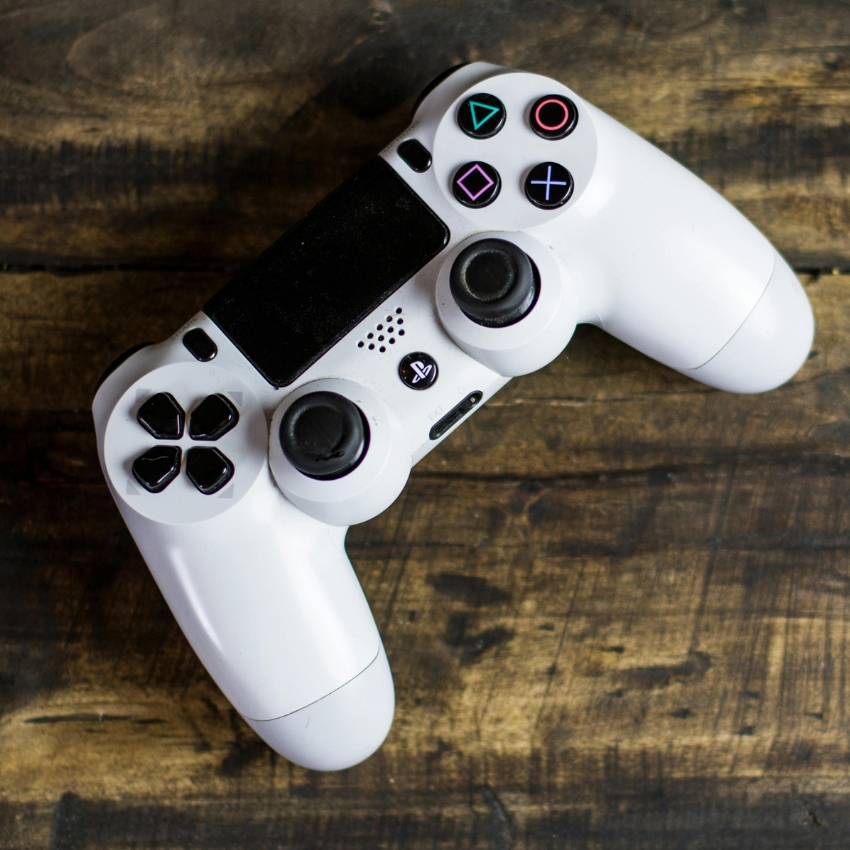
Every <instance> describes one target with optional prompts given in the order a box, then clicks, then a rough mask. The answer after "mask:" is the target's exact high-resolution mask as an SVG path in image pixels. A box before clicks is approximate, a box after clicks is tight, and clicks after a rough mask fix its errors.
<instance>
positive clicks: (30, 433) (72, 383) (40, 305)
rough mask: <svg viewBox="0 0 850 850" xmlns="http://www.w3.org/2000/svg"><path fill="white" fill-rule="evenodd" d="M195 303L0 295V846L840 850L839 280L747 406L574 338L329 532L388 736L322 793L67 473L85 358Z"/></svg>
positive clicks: (89, 287) (844, 536)
mask: <svg viewBox="0 0 850 850" xmlns="http://www.w3.org/2000/svg"><path fill="white" fill-rule="evenodd" d="M223 279H224V275H223V274H222V273H188V272H185V273H174V272H167V271H148V272H142V271H137V272H130V271H123V272H110V273H106V272H102V273H97V274H79V275H73V276H66V275H52V274H47V273H31V274H9V273H7V274H5V275H3V276H2V283H3V285H2V287H0V292H2V296H0V297H2V299H3V300H2V305H1V306H2V310H0V364H2V370H0V390H2V398H3V399H4V405H2V406H0V436H2V439H0V846H2V847H4V848H6V847H9V848H30V847H36V846H46V845H47V844H52V846H55V847H73V848H83V847H92V848H97V847H104V848H106V847H109V848H113V847H130V846H139V845H142V846H147V845H150V846H153V845H157V846H164V847H175V848H176V847H199V848H201V847H202V848H219V847H221V848H230V847H237V846H238V847H243V846H247V845H252V846H254V845H256V846H260V847H265V846H269V847H276V846H286V847H305V848H306V847H314V846H325V847H346V848H358V847H364V848H365V847H369V848H376V847H377V848H383V847H386V848H399V847H404V848H418V847H422V848H425V847H429V848H432V847H437V848H449V847H457V846H462V847H482V848H484V847H487V848H493V847H496V848H508V847H512V848H526V847H528V848H549V847H569V848H573V847H576V848H579V847H581V848H584V847H606V848H608V847H613V848H617V847H623V848H625V847H629V848H647V850H648V848H653V850H654V848H658V847H665V846H666V847H670V848H680V847H694V848H712V850H713V848H718V847H719V848H736V850H737V848H741V850H743V848H757V850H759V848H765V850H767V848H770V850H777V848H796V847H807V846H813V847H821V848H833V847H834V848H839V847H842V848H843V847H845V846H846V839H847V835H848V829H850V825H848V823H847V815H846V812H847V810H848V809H847V806H848V803H850V783H848V780H847V765H848V764H850V745H848V739H847V734H846V730H847V725H848V722H850V721H848V716H847V713H848V710H850V706H848V700H847V681H848V678H850V674H848V667H847V665H848V659H850V653H848V641H850V628H848V623H850V610H848V604H847V600H848V598H850V573H848V566H847V552H848V549H850V498H848V485H847V470H848V460H847V451H846V448H845V439H844V438H845V435H846V425H845V424H844V423H845V420H846V418H847V408H848V392H847V387H846V376H847V369H848V363H847V358H848V355H847V353H846V350H845V347H844V346H843V345H842V343H841V341H842V339H845V338H846V336H847V333H848V328H847V323H848V321H850V319H848V317H847V311H846V309H845V308H844V305H845V303H846V292H847V287H848V284H850V278H848V277H846V276H841V275H828V276H823V277H820V278H818V279H815V278H811V277H807V278H805V283H806V285H807V290H808V292H809V294H810V296H811V297H812V301H813V304H814V307H815V312H816V316H817V322H818V329H817V340H816V352H817V353H816V355H815V356H813V357H812V358H811V359H810V360H809V362H808V363H807V364H806V366H805V367H804V369H803V371H802V372H801V373H800V375H799V376H798V377H797V378H795V380H794V381H793V382H792V383H791V384H790V385H788V387H786V388H783V389H782V390H780V391H777V392H775V393H771V394H767V395H764V396H756V397H735V396H731V395H728V394H724V393H719V392H715V391H711V390H706V389H705V388H702V387H700V386H699V385H697V384H695V383H693V382H691V381H689V380H687V379H686V378H684V377H681V376H678V375H676V374H675V373H672V372H670V371H669V370H666V369H664V368H663V367H661V366H659V365H658V364H654V363H652V362H651V361H649V360H647V359H646V358H644V357H642V356H641V355H638V354H637V353H635V352H633V351H631V350H630V349H628V348H626V347H625V346H622V345H621V344H619V343H618V342H616V341H615V340H612V339H611V338H610V337H607V336H606V335H605V334H602V333H601V332H598V331H594V330H590V329H588V330H584V331H582V332H581V333H580V334H579V335H578V336H577V338H576V339H575V340H574V341H573V343H572V344H571V345H570V347H569V349H568V351H567V354H566V355H565V356H562V357H561V358H559V359H558V360H557V361H556V362H555V363H553V364H552V365H551V366H550V367H549V368H548V369H545V370H543V371H542V372H540V373H538V374H536V375H534V376H529V377H527V378H523V379H518V380H516V381H514V382H512V383H511V384H510V385H509V386H508V387H507V388H506V389H505V390H504V391H503V392H502V393H501V394H500V396H499V397H497V399H495V400H494V401H493V402H492V403H491V404H490V405H488V406H487V407H486V408H485V409H483V410H482V411H479V412H478V413H477V414H476V416H475V417H473V418H472V419H471V420H470V422H468V423H466V425H465V426H464V427H463V428H462V429H460V430H459V431H458V432H457V433H456V434H455V435H453V436H452V438H450V439H449V440H448V441H447V442H446V443H445V444H444V445H443V446H441V447H440V448H439V449H438V450H437V451H436V452H435V453H434V454H433V455H432V456H431V457H429V458H428V459H426V461H424V462H423V463H422V464H421V465H420V466H419V467H417V469H416V470H415V471H414V474H413V476H412V479H411V481H410V483H409V486H408V488H407V490H406V491H405V493H404V494H403V496H402V497H401V499H400V500H399V501H398V502H397V503H396V504H395V505H394V506H393V507H392V508H391V509H390V510H388V511H387V512H385V513H384V514H383V515H381V516H380V517H378V518H376V519H375V520H373V521H372V522H370V523H366V524H364V525H362V526H358V527H356V528H354V529H352V531H351V532H350V534H349V550H350V553H351V556H352V560H353V562H354V564H355V568H356V570H357V572H358V575H359V576H360V578H361V581H362V583H363V586H364V589H365V591H366V593H367V596H368V597H369V599H370V602H371V604H372V606H373V610H374V611H375V615H376V619H377V620H378V623H379V626H380V628H381V630H382V633H383V635H384V638H385V642H386V645H387V650H388V653H389V656H390V659H391V663H392V665H393V669H394V674H395V680H396V687H397V696H398V709H397V715H396V720H395V724H394V726H393V730H392V732H391V734H390V737H389V739H388V741H387V742H386V744H385V746H384V747H383V748H382V749H381V750H380V751H379V753H378V754H376V756H374V757H373V758H372V759H370V760H368V761H367V762H365V763H364V764H363V765H360V766H358V767H356V768H354V769H352V770H350V771H345V772H343V773H340V774H328V775H322V774H316V773H312V772H309V771H304V770H301V769H299V768H295V767H293V766H291V765H289V764H287V763H286V762H285V761H283V760H281V759H278V758H275V757H273V755H272V754H271V753H270V751H269V750H268V749H267V748H266V747H265V746H264V745H262V743H261V742H259V741H258V739H257V738H256V737H255V736H254V735H253V734H252V733H251V731H250V730H249V729H248V728H247V727H246V726H245V725H244V724H243V723H242V722H241V721H240V720H239V718H238V717H236V716H235V715H234V713H233V711H232V709H231V708H230V707H229V705H228V704H227V702H226V700H224V698H223V697H222V696H221V694H220V693H219V692H218V690H217V689H216V688H215V686H214V685H213V684H212V682H211V681H210V680H209V678H208V677H207V675H206V673H205V672H204V670H203V668H202V667H201V666H200V664H199V662H198V661H197V659H196V658H195V656H194V654H193V653H192V652H191V650H190V649H189V647H188V645H187V644H186V642H185V640H184V638H183V636H182V634H181V633H180V630H179V628H178V627H177V626H176V624H175V622H174V620H173V618H172V617H171V615H170V613H169V612H168V610H167V608H166V606H165V605H164V603H163V601H162V599H161V597H160V595H159V593H158V591H157V589H156V587H155V585H154V584H153V582H152V580H151V578H150V576H149V574H148V572H147V570H146V569H145V566H144V564H143V563H142V561H141V559H140V557H139V555H138V553H137V552H136V550H135V548H134V546H133V543H132V541H131V540H130V538H129V535H128V534H127V532H126V530H125V529H124V527H123V525H122V523H121V521H120V518H119V517H118V514H117V511H116V510H115V509H114V506H113V505H112V504H111V500H110V497H109V494H108V492H107V491H106V488H105V485H104V484H103V483H102V480H101V477H100V472H99V469H98V465H97V459H96V455H95V449H94V440H93V435H92V429H91V421H90V415H89V413H88V404H89V401H90V396H91V388H92V385H93V383H94V382H95V381H96V379H97V376H98V374H99V372H100V371H101V369H102V367H103V365H105V363H104V361H106V360H108V359H110V358H111V356H112V355H113V354H114V353H117V352H119V351H120V350H122V349H123V348H124V347H126V346H128V345H131V344H133V343H134V342H136V341H137V340H138V339H140V338H154V339H156V338H161V337H163V336H166V335H167V334H168V333H169V332H170V331H171V330H172V329H173V318H172V317H173V316H174V315H189V314H190V313H191V311H192V310H193V309H194V308H195V306H196V305H197V304H198V303H200V302H201V301H202V300H203V298H204V297H205V295H206V294H208V293H209V292H210V291H212V290H214V289H215V288H216V287H217V286H218V285H220V283H221V281H222V280H223Z"/></svg>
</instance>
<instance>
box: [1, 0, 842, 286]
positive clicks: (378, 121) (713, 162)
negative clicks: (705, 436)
mask: <svg viewBox="0 0 850 850" xmlns="http://www.w3.org/2000/svg"><path fill="white" fill-rule="evenodd" d="M0 23H2V26H0V57H2V58H0V222H2V227H1V228H0V262H3V261H5V262H7V263H11V264H24V265H31V264H47V265H67V264H69V263H72V262H74V263H77V264H83V265H85V264H92V263H93V264H101V263H137V264H138V263H141V264H154V265H161V264H162V263H163V262H172V263H173V262H180V263H193V264H198V263H201V264H210V263H222V262H244V261H246V260H248V259H250V258H251V257H253V256H255V255H256V254H257V252H258V251H260V250H262V249H263V248H264V247H265V246H266V245H268V244H269V242H270V241H271V240H272V239H274V238H275V237H276V236H277V235H278V234H279V233H280V232H281V231H282V230H283V229H284V228H285V227H287V226H288V225H290V224H292V223H293V222H294V221H295V220H297V219H298V218H299V217H300V216H301V215H302V214H303V213H304V212H306V211H307V210H308V209H309V208H310V207H311V206H312V205H313V204H314V203H315V202H316V201H318V200H319V199H320V198H321V197H323V196H324V195H325V194H326V193H327V192H328V191H329V190H330V189H331V188H332V187H333V186H335V185H336V184H337V183H339V182H340V181H341V180H342V179H344V177H346V176H347V175H348V174H349V173H351V171H353V170H354V168H355V167H356V166H358V165H359V164H360V163H362V162H363V161H364V160H365V159H366V158H367V157H368V156H369V155H371V154H372V153H374V152H376V151H377V150H379V149H380V148H382V147H383V146H384V145H385V144H386V143H387V141H388V140H390V139H391V138H393V136H394V135H395V134H397V133H399V132H401V131H402V130H403V129H404V127H405V126H406V124H407V122H408V120H409V112H410V107H411V105H412V103H413V100H414V97H415V95H416V93H417V92H418V91H419V89H420V88H421V86H422V85H423V84H424V83H425V82H427V81H428V80H429V79H430V78H431V77H432V76H433V75H435V74H436V73H438V72H439V71H441V70H442V69H444V68H445V67H447V66H449V65H451V64H454V63H456V62H459V61H466V60H473V59H479V58H485V59H488V60H490V61H493V62H497V63H502V64H505V65H508V66H515V67H522V68H526V69H528V70H532V71H539V72H542V73H546V74H549V75H552V76H554V77H557V78H559V79H561V80H562V81H564V82H566V83H567V84H568V85H571V86H572V87H573V88H575V90H576V91H578V92H579V93H580V94H582V95H583V96H585V97H586V98H588V99H589V100H590V101H592V102H594V103H595V104H597V105H598V106H599V107H601V108H602V109H604V110H606V111H607V112H609V113H610V114H612V115H613V116H614V117H616V118H618V119H619V120H621V121H623V122H624V123H626V124H627V125H628V126H630V127H631V128H633V129H634V130H636V131H637V132H638V133H641V134H642V135H644V136H646V137H647V138H649V139H651V140H653V141H654V142H656V143H657V144H659V145H660V146H661V147H662V148H664V149H665V150H667V151H668V152H669V153H671V154H672V155H673V156H675V157H677V158H678V159H680V160H681V161H682V162H684V163H685V164H686V165H688V166H689V167H691V168H693V169H694V170H695V171H696V172H697V173H698V174H700V175H701V176H703V177H704V178H705V179H706V180H708V181H709V182H710V183H712V184H713V185H715V186H716V187H718V188H719V189H721V190H722V191H723V192H724V193H725V194H726V196H727V197H729V198H730V200H732V201H733V202H734V203H736V204H737V205H738V206H739V207H740V208H741V209H742V210H743V211H744V212H745V213H746V214H747V215H749V216H750V217H751V218H752V219H753V220H754V221H755V222H756V224H758V225H759V226H760V227H762V228H763V229H764V230H765V231H766V232H767V233H768V235H769V236H770V237H771V238H772V239H774V240H775V242H776V243H777V245H778V246H779V248H780V250H782V251H783V252H785V253H786V254H787V255H788V257H789V258H790V259H791V260H792V262H794V263H795V264H796V265H797V266H799V267H805V268H816V269H823V268H832V267H842V268H848V267H850V237H848V232H850V202H848V195H847V190H846V178H847V174H848V171H850V141H848V140H850V127H848V123H847V114H848V105H850V9H848V6H847V4H846V2H845V1H844V0H824V2H808V3H799V2H792V0H784V2H775V3H770V4H768V3H765V2H763V0H697V2H689V3H677V2H674V1H673V0H663V2H659V0H652V2H650V0H634V1H633V2H606V3H597V2H592V3H591V2H568V3H557V2H552V0H528V2H524V3H517V4H503V5H499V6H497V7H494V6H493V4H492V3H489V2H485V0H454V2H446V3H431V2H426V0H397V2H389V0H371V2H365V1H364V0H295V2H288V3H283V4H282V3H277V2H270V0H244V2H240V3H235V2H222V0H182V2H176V0H160V2H153V3H150V2H145V3H143V2H139V0H76V2H73V3H39V4H32V5H31V6H27V5H20V4H18V3H17V2H15V3H13V2H9V0H7V2H5V3H0Z"/></svg>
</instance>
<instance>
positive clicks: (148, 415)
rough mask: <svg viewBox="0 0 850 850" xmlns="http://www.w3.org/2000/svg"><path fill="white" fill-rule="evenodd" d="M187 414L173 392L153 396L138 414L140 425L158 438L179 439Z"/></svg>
mask: <svg viewBox="0 0 850 850" xmlns="http://www.w3.org/2000/svg"><path fill="white" fill-rule="evenodd" d="M185 418H186V414H185V413H184V412H183V408H182V407H180V405H179V404H178V403H177V400H176V399H175V398H174V396H173V395H171V393H157V394H156V395H154V396H151V397H150V398H149V399H148V400H147V401H146V402H145V403H144V404H143V405H142V406H141V407H140V408H139V412H138V413H137V414H136V419H137V420H138V421H139V425H141V426H142V428H144V429H145V430H146V431H147V432H148V433H149V434H152V435H153V436H154V437H156V438H157V440H179V439H180V438H181V437H182V436H183V422H184V420H185Z"/></svg>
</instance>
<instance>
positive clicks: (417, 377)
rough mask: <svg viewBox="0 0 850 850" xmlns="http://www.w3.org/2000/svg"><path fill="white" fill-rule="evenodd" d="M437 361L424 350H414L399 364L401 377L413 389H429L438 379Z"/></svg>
mask: <svg viewBox="0 0 850 850" xmlns="http://www.w3.org/2000/svg"><path fill="white" fill-rule="evenodd" d="M437 372H438V369H437V361H436V360H435V359H434V358H433V357H432V356H431V355H430V354H426V353H425V352H424V351H414V352H413V353H411V354H408V355H407V356H406V357H404V358H402V361H401V363H399V364H398V374H399V377H400V378H401V379H402V381H404V383H405V385H406V386H408V387H410V388H411V389H412V390H427V389H428V387H430V386H432V385H433V383H434V381H436V380H437Z"/></svg>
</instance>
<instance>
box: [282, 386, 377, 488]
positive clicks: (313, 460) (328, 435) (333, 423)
mask: <svg viewBox="0 0 850 850" xmlns="http://www.w3.org/2000/svg"><path fill="white" fill-rule="evenodd" d="M280 445H281V448H282V449H283V453H284V454H285V455H286V457H287V459H288V460H289V462H290V463H291V464H292V465H293V466H294V467H295V468H296V469H297V470H298V471H299V472H301V473H303V474H304V475H307V476H309V477H310V478H318V479H319V480H322V481H328V480H331V479H334V478H342V476H343V475H347V474H348V473H349V472H351V471H352V470H353V469H354V468H355V467H356V466H357V465H358V464H359V463H360V461H361V460H363V457H364V456H365V454H366V450H367V448H368V447H369V425H368V423H367V422H366V417H365V416H364V415H363V412H362V411H361V410H360V408H359V407H358V406H357V405H356V404H355V403H354V402H353V401H349V399H347V398H345V397H344V396H341V395H338V394H337V393H331V392H316V393H310V394H309V395H304V396H301V398H299V399H297V400H296V401H295V402H293V404H292V405H291V406H290V407H289V409H288V410H287V411H286V413H285V414H284V415H283V419H282V420H281V423H280Z"/></svg>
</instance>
